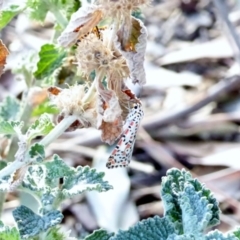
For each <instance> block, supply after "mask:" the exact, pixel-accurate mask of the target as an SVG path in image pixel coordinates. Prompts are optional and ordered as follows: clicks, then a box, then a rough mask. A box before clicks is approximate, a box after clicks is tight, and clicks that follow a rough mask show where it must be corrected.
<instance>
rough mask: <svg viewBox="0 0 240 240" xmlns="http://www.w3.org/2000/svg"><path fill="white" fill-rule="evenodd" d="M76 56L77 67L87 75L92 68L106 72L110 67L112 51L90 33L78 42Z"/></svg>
mask: <svg viewBox="0 0 240 240" xmlns="http://www.w3.org/2000/svg"><path fill="white" fill-rule="evenodd" d="M76 58H77V63H78V65H79V68H80V69H81V71H82V72H83V73H85V74H87V75H88V74H90V73H91V72H92V71H94V70H96V71H100V70H101V71H104V72H107V71H109V69H110V62H111V61H112V59H113V52H112V51H111V49H109V48H108V47H106V46H105V45H104V44H103V42H102V41H101V40H100V39H99V38H98V37H97V36H96V35H95V34H94V33H91V34H89V35H88V36H86V37H85V38H84V39H83V40H82V41H81V42H79V43H78V48H77V52H76Z"/></svg>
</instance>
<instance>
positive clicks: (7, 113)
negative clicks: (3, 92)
mask: <svg viewBox="0 0 240 240" xmlns="http://www.w3.org/2000/svg"><path fill="white" fill-rule="evenodd" d="M19 111H20V104H19V101H18V100H17V99H16V98H14V97H9V96H8V97H6V98H5V99H4V100H3V102H2V103H1V104H0V120H5V121H9V120H12V121H14V120H17V116H18V114H19Z"/></svg>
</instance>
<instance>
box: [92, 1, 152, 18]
mask: <svg viewBox="0 0 240 240" xmlns="http://www.w3.org/2000/svg"><path fill="white" fill-rule="evenodd" d="M149 3H150V1H149V0H97V1H96V4H98V5H100V6H101V8H102V11H103V12H104V15H105V17H114V18H116V17H117V18H122V17H123V16H125V17H126V16H127V15H130V14H131V13H132V12H133V11H135V10H137V9H138V8H139V7H141V6H143V5H146V4H149Z"/></svg>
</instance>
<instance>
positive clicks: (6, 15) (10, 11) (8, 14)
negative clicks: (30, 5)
mask: <svg viewBox="0 0 240 240" xmlns="http://www.w3.org/2000/svg"><path fill="white" fill-rule="evenodd" d="M24 8H25V6H23V4H22V3H21V6H18V5H10V6H9V7H8V8H6V9H3V10H2V11H1V14H0V30H2V29H3V28H4V27H5V26H6V25H7V24H8V23H9V22H10V21H11V20H12V19H13V18H14V17H15V16H16V15H17V14H18V13H20V12H21V11H23V10H24Z"/></svg>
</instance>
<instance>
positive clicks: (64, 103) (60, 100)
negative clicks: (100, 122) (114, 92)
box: [51, 85, 97, 127]
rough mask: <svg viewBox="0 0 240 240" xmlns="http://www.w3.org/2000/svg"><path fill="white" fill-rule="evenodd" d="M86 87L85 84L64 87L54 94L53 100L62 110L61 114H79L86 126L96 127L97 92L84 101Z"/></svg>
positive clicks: (64, 115)
mask: <svg viewBox="0 0 240 240" xmlns="http://www.w3.org/2000/svg"><path fill="white" fill-rule="evenodd" d="M85 95H86V93H85V89H84V86H83V85H78V86H73V87H70V88H69V89H62V91H60V92H59V93H58V94H57V95H52V96H51V98H52V102H53V103H54V104H55V105H56V106H57V108H58V109H60V110H61V114H60V115H61V116H63V117H67V116H69V115H75V116H77V118H78V120H79V122H80V123H81V124H82V125H83V126H84V127H90V126H93V127H96V124H97V122H96V119H97V112H96V94H94V96H93V97H92V99H91V101H89V102H88V101H87V102H86V101H84V97H85Z"/></svg>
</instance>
